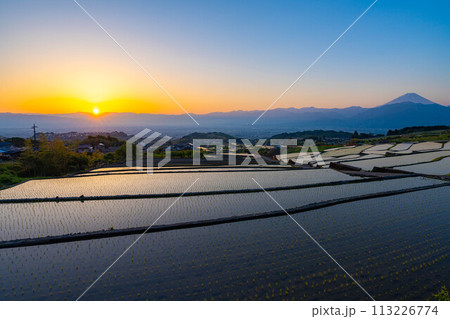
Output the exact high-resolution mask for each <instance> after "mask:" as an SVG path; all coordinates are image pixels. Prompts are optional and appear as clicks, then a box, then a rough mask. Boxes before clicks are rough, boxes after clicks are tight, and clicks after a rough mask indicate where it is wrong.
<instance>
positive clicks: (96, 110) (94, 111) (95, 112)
mask: <svg viewBox="0 0 450 319" xmlns="http://www.w3.org/2000/svg"><path fill="white" fill-rule="evenodd" d="M92 113H94V114H95V115H97V114H98V113H100V110H99V109H98V108H94V109H93V110H92Z"/></svg>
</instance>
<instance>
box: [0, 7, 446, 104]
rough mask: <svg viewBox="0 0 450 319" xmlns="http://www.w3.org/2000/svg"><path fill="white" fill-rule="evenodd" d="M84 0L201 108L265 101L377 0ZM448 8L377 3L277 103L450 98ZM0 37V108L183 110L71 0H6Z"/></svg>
mask: <svg viewBox="0 0 450 319" xmlns="http://www.w3.org/2000/svg"><path fill="white" fill-rule="evenodd" d="M79 2H80V4H81V5H83V6H84V7H85V8H86V9H87V10H88V11H89V12H90V13H91V14H92V15H93V16H94V17H96V18H97V19H98V21H99V22H100V23H101V24H102V25H103V26H104V27H105V29H107V30H108V31H109V32H110V33H111V34H112V35H114V37H116V38H117V40H118V41H119V42H120V43H121V44H122V45H123V46H124V47H125V48H126V49H127V50H128V51H129V52H130V53H131V54H132V55H133V56H134V57H135V58H136V59H137V60H139V61H140V62H141V63H142V64H143V65H145V67H146V68H147V69H148V70H149V71H150V72H151V73H152V75H153V76H155V77H156V78H157V79H158V80H159V81H160V82H161V83H162V84H163V86H164V87H165V88H166V89H167V90H168V91H170V92H171V93H172V94H173V95H174V96H175V97H176V98H177V99H178V100H179V101H180V103H182V104H183V105H185V106H186V107H187V108H188V109H189V110H190V111H191V112H196V113H204V112H209V111H229V110H236V109H264V108H265V107H267V106H268V105H269V104H270V103H271V102H272V101H273V100H274V99H275V98H276V97H277V96H278V95H279V94H280V93H281V92H282V91H283V90H284V89H285V88H286V87H287V86H288V85H290V84H291V83H292V81H293V80H294V79H295V78H296V77H298V76H299V75H300V74H301V73H302V72H303V70H305V69H306V68H307V67H308V65H309V64H310V63H311V62H312V61H314V59H315V58H317V56H319V55H320V54H321V53H322V52H323V51H324V50H325V49H326V48H327V47H328V46H329V45H330V44H331V43H332V42H333V41H334V40H335V39H336V38H337V37H338V36H339V35H340V34H341V33H342V32H343V31H344V30H345V29H346V28H347V27H348V26H349V25H350V24H351V23H352V22H353V21H354V20H355V19H356V18H357V17H358V16H359V15H360V14H361V13H362V12H363V11H364V10H365V9H366V8H367V7H368V6H369V5H370V4H371V3H372V2H373V1H365V0H364V1H362V0H359V1H351V0H342V1H311V0H310V1H215V0H213V1H153V0H151V1H117V0H113V1H100V0H79ZM449 16H450V3H449V2H448V1H414V0H413V1H411V0H410V1H406V0H399V1H387V0H379V1H378V2H377V3H376V4H375V5H374V6H373V7H372V9H371V10H369V11H368V13H367V14H366V15H365V16H364V17H363V18H362V19H361V20H360V21H359V22H358V23H357V24H356V25H355V26H354V27H353V28H352V29H351V30H350V31H349V32H348V33H347V34H346V35H344V37H343V38H342V39H341V40H340V41H339V42H338V43H337V44H336V45H335V46H334V47H333V48H332V49H331V50H330V51H329V52H328V53H327V54H326V55H325V56H324V57H323V58H322V59H321V60H320V61H319V62H318V63H317V65H315V66H314V67H313V68H311V70H310V71H309V72H308V73H307V74H306V75H305V76H304V77H303V78H302V79H301V80H300V81H299V82H298V83H297V84H296V85H295V86H294V87H293V88H292V89H291V90H290V91H289V92H288V93H287V94H286V95H285V96H284V97H283V98H282V99H281V100H280V101H279V102H278V103H277V104H276V105H275V107H302V106H317V107H345V106H350V105H361V106H376V105H379V104H383V103H385V102H387V101H388V100H390V99H393V98H395V97H397V96H399V95H402V94H404V93H407V92H416V93H418V94H421V95H423V96H425V97H426V98H429V99H431V100H433V101H436V102H438V103H441V104H445V105H449V104H450V96H449V93H448V92H449V89H448V88H449V84H450V75H449V70H450V59H449V52H450V41H449V40H450V19H449V18H448V17H449ZM0 39H1V41H2V50H1V51H0V70H3V72H1V73H0V82H2V83H6V84H5V85H3V86H0V96H3V97H2V98H0V111H7V110H8V109H9V110H11V111H14V110H18V111H23V110H24V107H25V108H26V107H29V108H33V107H36V106H33V105H35V104H36V103H35V104H33V103H32V102H30V101H34V100H36V99H38V100H39V99H46V98H54V97H62V96H65V97H70V98H76V99H80V100H86V101H90V102H91V101H93V102H95V103H102V102H105V101H107V100H114V99H125V100H134V101H140V102H143V103H149V104H153V105H161V107H159V108H157V109H158V110H159V111H161V112H163V111H164V113H179V111H180V110H179V109H177V107H176V106H174V105H173V102H171V101H170V100H169V99H167V98H166V97H165V96H164V94H163V93H162V92H161V91H160V90H159V88H158V87H157V86H156V85H155V84H154V83H152V82H151V81H150V80H149V79H148V78H147V77H146V76H145V75H144V74H143V73H142V71H141V70H139V69H138V68H136V66H135V65H134V64H133V63H132V62H131V61H130V60H129V58H128V57H126V56H125V55H124V54H123V52H121V50H120V49H119V48H118V47H117V46H116V45H115V44H114V43H113V42H112V41H111V40H110V39H109V38H108V37H107V36H106V35H105V34H104V33H103V32H102V31H101V30H100V29H99V28H98V27H97V26H96V25H95V24H94V23H93V22H92V21H91V20H90V19H89V18H88V17H87V16H86V15H85V14H84V13H83V12H82V11H81V10H80V9H79V8H78V7H77V6H76V4H74V2H73V1H71V0H65V1H56V0H55V1H45V0H42V1H27V0H17V1H12V0H2V1H1V2H0ZM86 83H88V84H89V85H87V84H86ZM99 83H101V84H99ZM23 92H25V93H23ZM21 93H23V94H21ZM27 105H28V106H27Z"/></svg>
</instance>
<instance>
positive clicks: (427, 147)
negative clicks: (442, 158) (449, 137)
mask: <svg viewBox="0 0 450 319" xmlns="http://www.w3.org/2000/svg"><path fill="white" fill-rule="evenodd" d="M440 148H442V143H436V142H423V143H417V144H414V145H413V146H411V148H410V150H411V151H418V152H421V151H431V150H438V149H440Z"/></svg>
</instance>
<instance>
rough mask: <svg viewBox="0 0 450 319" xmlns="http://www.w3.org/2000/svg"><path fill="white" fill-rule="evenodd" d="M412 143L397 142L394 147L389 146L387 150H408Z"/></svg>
mask: <svg viewBox="0 0 450 319" xmlns="http://www.w3.org/2000/svg"><path fill="white" fill-rule="evenodd" d="M412 145H413V143H399V144H397V145H395V146H394V147H391V148H390V149H389V151H394V152H397V151H406V150H408V149H409V148H410V147H411V146H412Z"/></svg>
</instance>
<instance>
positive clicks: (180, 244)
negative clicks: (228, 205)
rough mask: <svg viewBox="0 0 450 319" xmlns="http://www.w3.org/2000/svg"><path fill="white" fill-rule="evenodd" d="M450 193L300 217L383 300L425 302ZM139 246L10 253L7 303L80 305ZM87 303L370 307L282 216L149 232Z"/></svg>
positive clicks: (102, 244)
mask: <svg viewBox="0 0 450 319" xmlns="http://www.w3.org/2000/svg"><path fill="white" fill-rule="evenodd" d="M446 194H447V195H448V190H446V189H439V190H437V191H436V190H432V191H424V192H423V193H419V194H405V195H400V196H398V197H396V196H394V197H390V198H388V199H387V200H386V199H382V200H379V199H374V200H370V201H367V202H364V201H363V202H358V203H351V204H345V205H342V206H340V207H338V208H332V209H323V210H320V211H311V212H308V213H305V214H300V215H297V216H295V217H294V218H296V219H297V220H298V221H299V222H300V223H302V224H303V225H304V226H305V227H307V228H308V229H309V230H310V232H311V234H312V235H313V236H315V237H316V238H317V240H319V241H320V242H321V243H322V244H323V245H324V246H325V247H326V248H327V249H328V250H329V251H331V252H333V254H334V255H335V256H336V257H337V258H339V260H341V261H342V264H343V266H344V267H346V268H347V269H350V271H351V273H352V275H353V276H355V278H356V279H357V280H358V281H359V282H360V283H361V284H362V285H364V286H365V287H366V288H367V289H368V290H370V291H371V292H372V294H373V295H374V297H376V298H378V299H379V300H392V299H398V300H402V299H407V300H415V299H423V298H426V297H427V296H428V295H429V294H431V292H434V291H436V290H437V289H438V288H439V287H440V286H441V285H442V284H443V283H444V281H445V278H446V276H448V266H449V259H448V250H447V246H446V245H447V241H448V233H449V224H448V223H444V224H443V223H442V220H443V219H444V220H447V221H448V216H447V214H446V213H447V210H446V209H447V204H448V202H447V198H446V196H445V195H446ZM417 195H419V196H417ZM419 198H426V199H427V200H426V201H422V200H419ZM430 207H432V208H433V210H430V209H429V208H430ZM392 209H395V210H396V214H395V215H394V214H392V213H391V210H392ZM134 239H135V236H130V237H125V238H112V239H102V240H94V241H86V242H79V243H69V244H60V245H50V246H43V247H28V248H17V249H10V250H5V251H2V252H1V255H0V256H1V263H0V264H1V266H0V267H1V273H2V287H1V288H0V289H1V294H2V298H3V299H22V298H24V299H36V300H39V299H58V300H61V299H69V300H70V299H75V298H76V297H78V295H79V294H81V293H82V292H83V290H84V289H85V287H86V285H87V284H89V283H90V282H91V281H92V280H94V279H95V278H96V276H98V274H99V272H101V271H103V269H105V268H106V267H107V266H108V265H109V263H111V262H112V261H113V260H114V259H115V258H116V257H115V256H116V255H117V254H111V252H114V251H122V250H124V249H125V248H126V247H127V245H128V244H129V243H130V242H132V241H133V240H134ZM447 279H448V277H447ZM86 298H87V299H95V300H104V299H108V300H114V299H118V300H120V299H127V300H129V299H137V300H141V299H142V300H145V299H149V300H154V299H162V300H165V299H167V300H174V299H175V300H198V299H199V300H203V299H207V300H213V299H214V300H236V299H239V300H266V299H271V300H292V299H294V300H308V299H309V300H327V299H333V300H350V299H356V300H366V299H367V296H365V295H364V293H362V291H361V290H359V289H358V288H357V287H356V285H355V284H354V283H352V282H351V281H350V280H349V279H348V278H347V277H346V275H345V274H344V273H342V271H341V270H340V269H339V268H338V267H337V266H336V265H335V264H334V263H333V262H332V261H331V260H330V259H329V258H327V256H325V255H324V254H323V252H321V251H320V250H319V249H318V248H317V247H316V246H315V245H314V244H313V243H312V242H311V241H310V240H308V238H307V237H306V235H304V234H303V233H302V232H299V230H298V228H297V227H296V226H295V224H293V223H292V221H291V220H290V219H289V218H288V217H279V218H274V219H269V220H262V221H251V222H242V223H236V224H230V225H222V226H213V227H205V228H199V229H195V230H180V231H173V232H165V233H155V234H149V235H146V236H144V237H143V238H142V241H140V242H139V243H138V244H137V245H136V247H134V249H133V250H132V251H131V252H130V255H129V256H128V258H124V259H123V260H121V261H119V262H118V264H117V265H116V267H114V268H113V269H112V270H111V271H110V272H109V273H108V274H107V275H106V276H105V277H104V278H103V279H102V281H101V282H100V283H99V284H98V285H97V286H95V287H94V288H93V289H92V290H91V291H89V292H88V294H87V295H86Z"/></svg>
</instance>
